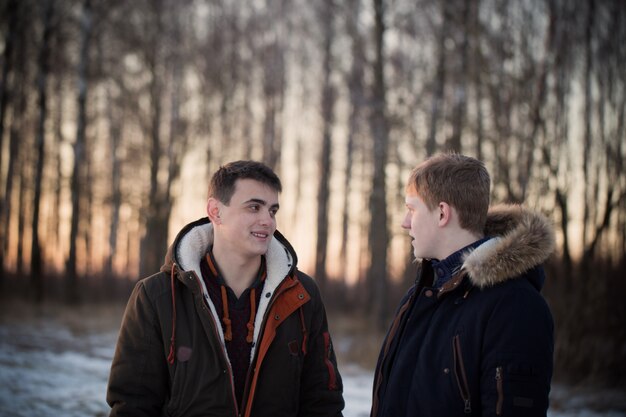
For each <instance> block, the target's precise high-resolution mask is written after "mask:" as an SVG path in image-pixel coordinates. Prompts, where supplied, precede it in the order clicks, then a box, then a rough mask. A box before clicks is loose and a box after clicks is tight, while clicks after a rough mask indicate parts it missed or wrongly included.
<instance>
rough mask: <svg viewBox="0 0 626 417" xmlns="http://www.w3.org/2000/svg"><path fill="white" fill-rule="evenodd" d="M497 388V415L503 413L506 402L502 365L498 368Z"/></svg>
mask: <svg viewBox="0 0 626 417" xmlns="http://www.w3.org/2000/svg"><path fill="white" fill-rule="evenodd" d="M496 389H497V391H498V401H497V402H496V415H497V416H501V415H502V404H503V403H504V390H503V389H502V367H501V366H498V367H497V368H496Z"/></svg>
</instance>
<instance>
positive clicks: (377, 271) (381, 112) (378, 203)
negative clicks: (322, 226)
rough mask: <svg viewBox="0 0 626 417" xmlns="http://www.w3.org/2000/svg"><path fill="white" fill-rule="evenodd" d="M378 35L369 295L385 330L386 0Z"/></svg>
mask: <svg viewBox="0 0 626 417" xmlns="http://www.w3.org/2000/svg"><path fill="white" fill-rule="evenodd" d="M374 16H375V17H374V21H375V29H374V31H375V32H374V37H375V45H376V58H375V60H374V68H373V74H374V88H373V94H372V116H371V127H372V136H373V139H374V146H373V148H372V151H373V153H372V157H373V161H374V177H373V180H372V192H371V194H370V200H369V206H370V213H371V221H370V231H369V243H370V262H371V263H370V267H369V271H368V274H367V275H368V279H367V282H368V287H369V297H368V300H369V302H368V306H371V307H372V310H371V311H372V314H373V320H374V323H375V325H376V327H377V328H379V329H384V328H385V327H386V325H387V323H386V321H387V286H388V284H387V281H388V277H387V247H388V243H389V231H388V230H387V202H386V185H385V184H386V178H385V168H386V165H387V152H388V150H387V147H388V142H389V128H388V126H387V118H386V113H385V112H386V98H385V95H386V87H385V74H384V66H385V65H384V64H385V62H384V60H385V55H384V34H385V23H384V18H385V10H384V4H383V0H374Z"/></svg>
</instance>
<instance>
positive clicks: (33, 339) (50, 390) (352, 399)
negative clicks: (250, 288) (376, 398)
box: [0, 315, 626, 417]
mask: <svg viewBox="0 0 626 417" xmlns="http://www.w3.org/2000/svg"><path fill="white" fill-rule="evenodd" d="M116 338H117V332H116V331H115V330H107V331H102V329H99V330H98V331H93V330H92V331H89V330H86V329H84V328H77V327H76V326H72V325H68V324H67V323H65V321H64V320H60V319H58V318H55V317H46V316H45V315H44V316H43V317H40V318H37V319H35V320H33V319H32V318H31V319H29V320H26V321H25V322H16V320H15V317H13V318H12V319H11V320H8V319H6V317H1V316H0V416H6V417H56V416H59V415H63V416H67V417H100V416H106V415H108V410H109V407H108V406H107V404H106V402H105V390H106V383H107V378H108V373H109V366H110V363H111V359H112V357H113V352H114V348H115V340H116ZM341 373H342V377H343V382H344V397H345V400H346V408H345V410H344V416H345V417H367V416H369V411H370V404H371V391H372V377H373V372H372V371H371V370H365V369H363V368H361V367H359V366H357V365H353V364H343V365H342V366H341ZM553 397H554V398H553V399H552V403H553V405H555V408H553V409H551V410H550V412H549V414H548V416H549V417H620V416H626V412H623V411H592V410H591V409H590V408H588V405H589V404H595V405H597V404H602V403H603V401H606V400H607V398H608V400H610V401H613V403H616V402H617V404H618V405H619V407H620V408H621V409H622V410H624V409H626V405H625V404H624V402H625V400H624V399H623V398H621V397H623V391H607V392H599V393H598V392H592V391H580V390H576V389H573V388H568V387H565V386H561V385H556V386H555V387H554V388H553ZM604 408H607V407H606V406H605V407H604ZM596 409H597V407H596Z"/></svg>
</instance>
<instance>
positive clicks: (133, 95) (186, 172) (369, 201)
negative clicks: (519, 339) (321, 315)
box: [0, 0, 626, 387]
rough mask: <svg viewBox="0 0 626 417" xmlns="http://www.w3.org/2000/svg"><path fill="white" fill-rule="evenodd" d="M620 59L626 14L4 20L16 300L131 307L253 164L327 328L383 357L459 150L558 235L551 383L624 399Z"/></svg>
mask: <svg viewBox="0 0 626 417" xmlns="http://www.w3.org/2000/svg"><path fill="white" fill-rule="evenodd" d="M625 45H626V3H624V2H623V1H622V0H575V1H572V0H520V1H514V2H511V1H506V0H449V1H441V0H387V1H385V0H344V1H336V0H317V1H313V2H309V1H305V0H289V1H287V0H255V1H237V0H135V1H122V0H106V1H105V0H0V71H1V72H0V291H1V298H2V300H3V302H5V303H6V302H7V300H15V299H19V300H22V301H25V302H28V303H34V304H35V305H42V304H45V303H62V304H66V305H67V306H68V308H70V309H71V308H75V306H85V305H91V304H94V303H119V304H122V305H123V304H124V303H125V301H126V299H127V296H128V294H129V291H130V289H131V288H132V286H133V285H134V283H135V282H136V281H137V279H139V278H140V277H144V276H147V275H149V274H151V273H153V272H155V271H157V270H158V268H159V266H160V264H161V262H162V259H163V256H164V253H165V251H166V248H167V246H168V244H169V243H170V242H171V241H172V240H173V238H174V236H175V234H176V233H177V232H178V230H180V228H181V227H182V226H183V225H184V224H186V223H187V222H190V221H192V220H195V219H197V218H200V217H203V216H204V207H205V200H206V188H207V184H208V178H209V177H210V175H211V173H212V172H213V171H214V170H215V169H216V168H217V167H218V166H219V165H220V164H223V163H225V162H228V161H231V160H235V159H248V158H251V159H257V160H262V161H264V162H265V163H267V164H268V165H270V166H272V167H273V168H274V169H275V170H276V171H277V172H278V173H279V175H280V176H281V178H282V180H283V184H284V192H283V193H282V196H281V211H280V213H279V215H278V223H279V225H278V227H279V230H281V232H282V233H283V234H284V235H286V236H287V237H288V239H289V240H290V241H291V242H292V244H293V246H294V247H295V248H296V251H297V252H298V254H299V258H300V260H299V265H300V268H301V269H302V270H303V271H305V272H307V273H309V274H311V275H313V276H314V277H315V278H316V280H317V282H318V284H319V285H320V287H321V288H322V291H323V295H324V298H325V299H326V304H327V306H328V308H329V310H330V311H331V313H332V314H333V316H335V317H352V318H359V317H360V318H361V321H360V324H359V325H354V323H355V321H354V320H353V321H350V323H352V325H351V326H352V327H351V328H352V330H349V331H358V330H364V331H365V329H368V330H369V331H371V332H373V333H375V334H376V335H378V336H380V335H381V334H382V332H383V329H384V328H385V327H386V325H387V324H388V322H389V319H390V315H391V313H392V312H393V309H394V307H395V305H396V304H397V302H398V300H399V297H400V296H401V295H402V294H403V293H404V292H405V291H406V289H407V288H408V287H409V286H410V285H411V282H412V281H413V279H414V275H415V265H414V264H412V262H411V253H410V244H409V240H408V239H407V236H406V233H405V232H404V231H403V230H402V229H401V228H400V223H401V220H402V217H403V215H404V195H403V192H404V186H405V181H406V178H407V176H408V173H409V171H410V169H411V168H412V167H413V166H414V165H415V164H417V163H418V162H420V161H421V160H423V159H424V158H425V157H427V156H428V155H431V154H433V153H436V152H441V151H458V152H462V153H464V154H467V155H471V156H475V157H477V158H480V159H482V160H484V161H485V163H486V165H487V167H488V168H489V170H490V172H491V174H492V180H493V187H492V201H493V202H494V203H498V202H508V203H523V204H525V205H526V206H529V207H531V208H533V209H536V210H539V211H541V212H543V213H544V214H546V215H547V216H548V217H549V218H550V219H551V220H552V221H553V222H554V225H555V229H556V233H557V240H558V250H557V252H556V253H555V254H554V256H552V257H551V258H550V260H549V262H548V264H547V272H548V280H547V282H546V287H545V289H544V294H545V296H546V298H547V299H548V302H549V304H550V306H551V308H552V312H553V314H554V316H555V321H556V352H555V358H556V375H557V377H558V378H560V379H564V380H567V381H570V382H573V383H577V382H593V383H596V384H604V385H611V386H621V387H624V386H625V385H626V360H625V357H626V303H624V296H625V295H626V281H625V278H624V277H626V174H625V172H624V163H625V161H626V141H625V138H626V134H625V113H626V71H625V70H624V68H625V67H626V46H625ZM357 322H358V320H357ZM332 325H333V323H332V322H331V327H332ZM336 326H340V324H336ZM375 339H376V340H379V338H378V339H377V338H375ZM374 345H375V344H374ZM376 349H378V346H373V347H371V350H372V351H375V350H376ZM354 355H355V356H358V352H356V353H354ZM363 355H364V357H366V358H368V359H366V360H370V361H371V358H372V354H367V353H364V354H363ZM374 355H375V353H374Z"/></svg>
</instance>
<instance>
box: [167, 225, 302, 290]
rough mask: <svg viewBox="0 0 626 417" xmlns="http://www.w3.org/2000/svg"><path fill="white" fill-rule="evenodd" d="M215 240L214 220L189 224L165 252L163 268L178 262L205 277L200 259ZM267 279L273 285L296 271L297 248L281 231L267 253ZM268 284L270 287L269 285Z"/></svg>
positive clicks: (170, 267)
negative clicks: (212, 221)
mask: <svg viewBox="0 0 626 417" xmlns="http://www.w3.org/2000/svg"><path fill="white" fill-rule="evenodd" d="M212 244H213V224H211V221H210V220H209V219H208V218H207V217H205V218H202V219H200V220H197V221H195V222H192V223H189V224H188V225H186V226H185V227H184V228H183V229H182V230H181V231H180V232H179V233H178V236H176V239H175V240H174V243H173V244H172V245H171V246H170V247H169V249H168V251H167V254H166V255H165V262H164V264H163V266H162V267H161V271H164V272H170V271H171V269H172V267H173V265H174V263H175V264H176V265H177V267H178V268H179V269H180V270H182V271H194V272H195V273H196V275H197V276H198V277H202V273H201V271H200V261H201V260H202V259H203V258H204V256H205V255H206V253H207V251H208V250H209V247H210V246H211V245H212ZM265 259H266V262H267V282H266V286H267V285H268V284H270V287H271V288H272V289H273V288H275V287H276V286H278V284H280V282H281V281H282V280H283V278H284V277H285V276H287V275H289V274H291V273H292V272H293V270H294V269H295V265H296V262H297V257H296V253H295V251H294V249H293V248H292V247H291V245H290V244H289V242H288V241H287V239H285V237H284V236H283V235H282V234H281V233H280V232H278V231H275V232H274V236H272V240H270V244H269V247H268V250H267V253H266V254H265ZM266 288H267V287H266Z"/></svg>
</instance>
